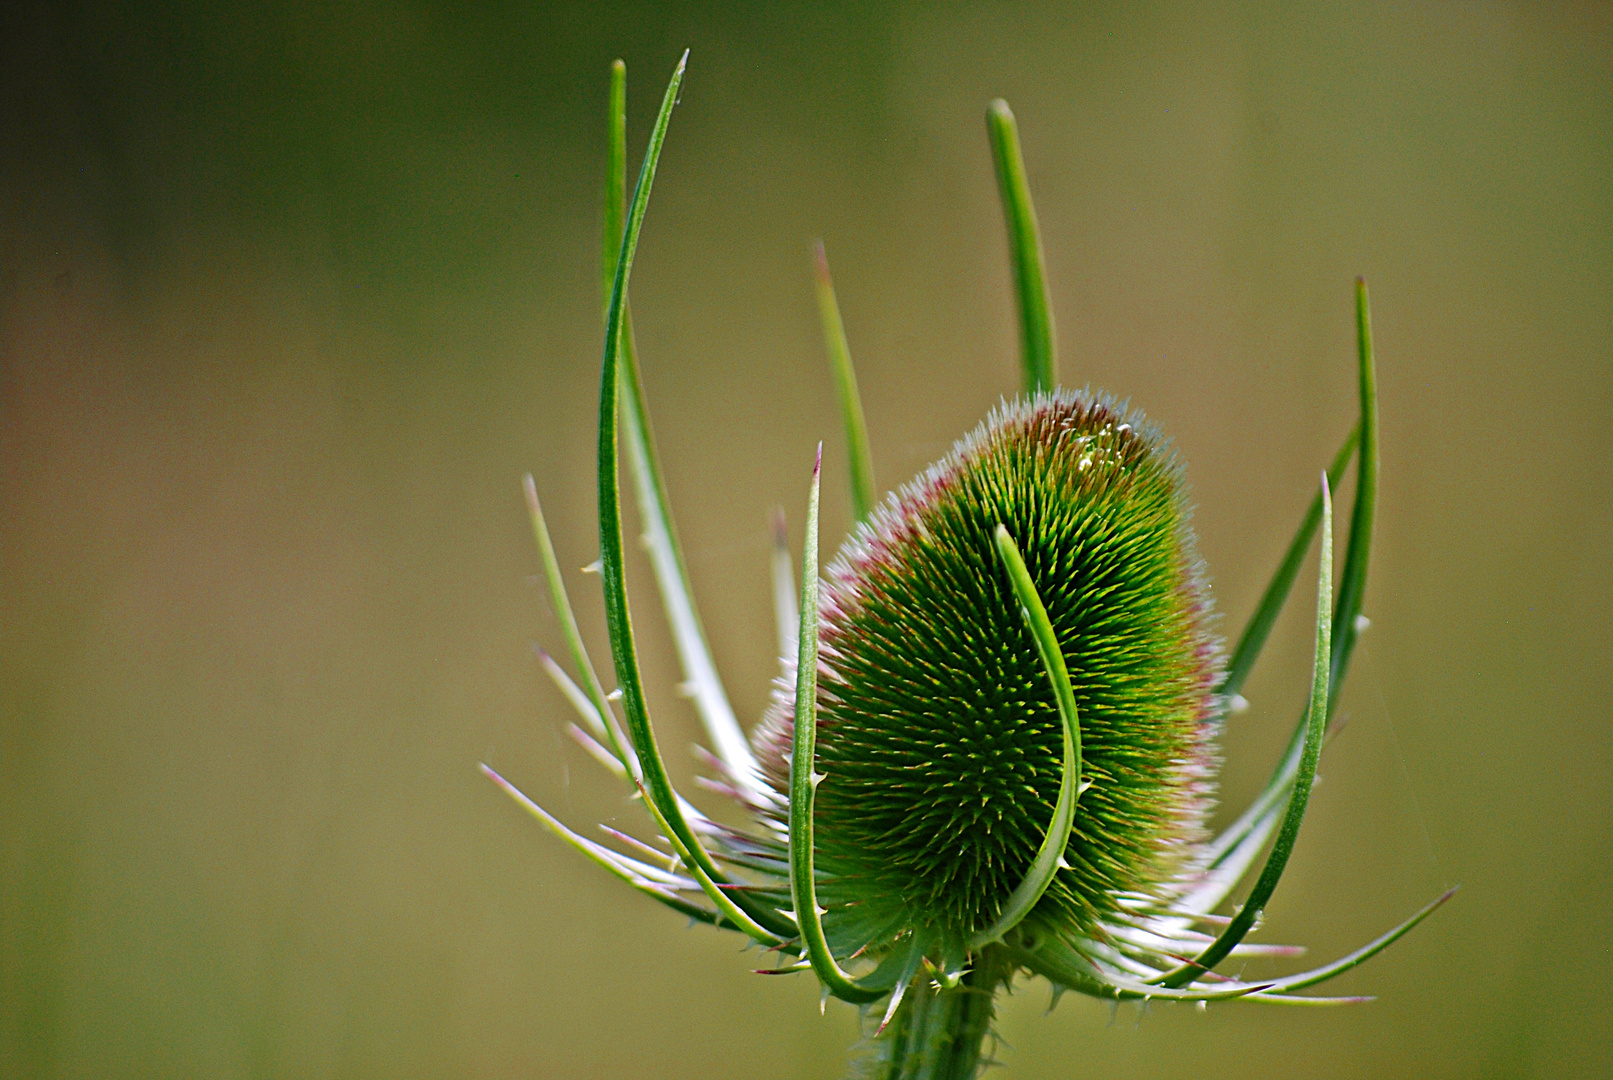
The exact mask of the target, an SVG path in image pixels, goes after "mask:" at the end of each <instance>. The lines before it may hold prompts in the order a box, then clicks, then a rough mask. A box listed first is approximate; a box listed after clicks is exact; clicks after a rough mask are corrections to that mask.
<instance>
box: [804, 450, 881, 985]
mask: <svg viewBox="0 0 1613 1080" xmlns="http://www.w3.org/2000/svg"><path fill="white" fill-rule="evenodd" d="M822 469H823V447H822V446H819V447H818V461H817V464H815V465H814V466H813V467H812V493H811V494H810V495H809V496H808V499H807V518H806V541H805V543H804V544H803V551H802V555H801V635H800V641H801V647H800V650H801V651H800V652H799V653H798V654H797V656H796V668H795V734H794V738H793V742H792V746H791V748H790V897H791V899H792V900H793V901H794V902H795V921H796V924H797V925H798V926H799V927H800V928H801V941H802V943H803V944H804V945H806V948H807V959H809V960H811V961H812V970H813V971H815V972H816V973H817V976H818V979H819V981H821V982H822V983H823V985H824V986H825V987H826V988H827V989H828V991H829V993H831V994H833V995H834V996H835V997H837V998H840V999H841V1000H842V1001H850V1002H854V1003H867V1002H870V1001H878V1000H879V999H880V998H881V997H883V996H884V991H883V990H873V989H868V988H866V987H863V986H859V985H857V980H855V979H853V978H852V977H851V976H850V975H848V974H847V973H846V972H845V971H843V970H841V968H840V964H839V963H838V962H836V960H835V958H834V954H833V953H832V952H830V951H829V942H828V940H827V939H826V938H825V937H824V935H823V922H822V919H821V917H820V916H821V912H820V911H819V909H818V886H817V880H816V878H815V876H814V870H813V852H812V834H813V829H812V803H813V798H814V795H815V793H816V788H817V784H818V780H819V777H818V776H817V775H816V773H814V771H813V765H814V761H815V758H816V752H817V736H818V476H819V473H820V472H822Z"/></svg>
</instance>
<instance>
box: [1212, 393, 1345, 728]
mask: <svg viewBox="0 0 1613 1080" xmlns="http://www.w3.org/2000/svg"><path fill="white" fill-rule="evenodd" d="M1360 441H1361V425H1360V424H1359V423H1357V424H1356V425H1355V427H1353V428H1351V429H1350V434H1349V435H1348V436H1346V437H1345V440H1344V445H1343V446H1340V447H1339V450H1338V453H1336V454H1334V455H1333V461H1332V463H1331V464H1330V465H1329V466H1328V469H1327V486H1328V488H1329V489H1331V490H1335V491H1336V490H1338V486H1339V481H1341V480H1343V479H1344V470H1345V469H1346V468H1347V467H1348V466H1349V464H1350V458H1352V457H1354V456H1355V448H1356V446H1357V445H1358V444H1359V443H1360ZM1321 522H1322V493H1321V492H1320V491H1318V492H1317V493H1316V494H1315V495H1314V496H1313V497H1312V498H1311V504H1310V506H1308V507H1307V508H1306V510H1305V516H1304V517H1303V518H1301V519H1300V522H1299V530H1298V531H1297V532H1295V533H1294V539H1293V540H1292V541H1290V542H1289V544H1288V550H1287V551H1286V552H1284V553H1283V559H1282V562H1280V563H1278V564H1277V569H1276V571H1275V572H1274V573H1273V574H1272V575H1271V582H1270V583H1269V584H1267V586H1266V591H1265V592H1264V593H1262V594H1261V596H1260V603H1259V604H1258V605H1256V606H1255V611H1254V614H1253V615H1250V616H1249V622H1248V623H1247V624H1245V626H1244V628H1243V633H1242V634H1241V635H1239V637H1238V646H1237V648H1235V649H1233V650H1232V659H1231V660H1230V661H1228V663H1227V673H1226V677H1225V678H1224V679H1222V680H1221V685H1220V686H1219V687H1217V688H1216V693H1218V694H1220V695H1221V696H1222V697H1223V698H1229V699H1230V698H1231V697H1232V696H1233V695H1234V694H1236V693H1238V691H1240V690H1242V689H1243V684H1244V682H1245V681H1246V680H1247V679H1248V678H1249V672H1250V671H1252V670H1253V669H1254V666H1255V661H1256V660H1258V659H1259V658H1260V650H1261V649H1262V648H1263V647H1264V646H1265V644H1266V639H1267V638H1268V637H1270V636H1271V628H1272V626H1273V625H1275V624H1276V622H1277V616H1278V615H1279V614H1281V612H1282V610H1283V605H1284V604H1285V603H1286V602H1287V601H1288V594H1289V592H1290V591H1291V590H1292V589H1293V587H1294V580H1295V579H1296V578H1298V577H1299V568H1300V564H1301V563H1303V562H1304V561H1305V553H1306V552H1307V551H1309V550H1310V546H1311V538H1312V537H1314V536H1315V535H1316V527H1317V526H1318V525H1320V524H1321Z"/></svg>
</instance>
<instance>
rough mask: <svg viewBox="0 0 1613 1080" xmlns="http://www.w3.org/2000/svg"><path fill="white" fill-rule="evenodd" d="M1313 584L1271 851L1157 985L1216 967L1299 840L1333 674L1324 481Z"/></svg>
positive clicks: (1328, 504) (1249, 925) (1249, 923)
mask: <svg viewBox="0 0 1613 1080" xmlns="http://www.w3.org/2000/svg"><path fill="white" fill-rule="evenodd" d="M1318 561H1319V562H1320V566H1319V568H1318V570H1317V583H1316V651H1315V663H1314V670H1313V673H1312V676H1311V698H1310V707H1309V709H1308V710H1307V716H1308V723H1307V724H1306V726H1305V750H1304V754H1303V756H1302V757H1301V759H1300V763H1299V773H1298V775H1297V776H1296V777H1295V778H1294V791H1293V794H1291V795H1290V796H1289V797H1288V812H1287V814H1286V815H1284V817H1283V824H1282V828H1281V829H1280V830H1279V831H1278V833H1277V841H1276V843H1274V844H1273V845H1272V848H1271V854H1270V855H1269V856H1268V857H1267V859H1266V865H1265V867H1264V868H1263V869H1262V870H1261V871H1260V877H1259V878H1257V879H1256V880H1255V885H1254V888H1253V889H1251V890H1250V892H1249V896H1248V898H1247V899H1246V900H1244V902H1243V906H1242V907H1240V908H1239V909H1238V913H1237V914H1236V915H1234V916H1233V918H1232V921H1231V922H1230V923H1228V924H1227V927H1226V929H1224V930H1222V931H1221V934H1220V936H1219V937H1217V938H1216V939H1215V941H1214V943H1212V944H1211V945H1210V946H1209V947H1208V948H1206V949H1205V950H1204V951H1203V952H1201V953H1200V954H1199V955H1198V956H1197V957H1195V958H1194V959H1192V960H1190V961H1189V962H1187V963H1186V964H1183V965H1182V966H1180V967H1178V968H1175V969H1173V970H1171V971H1168V972H1166V973H1165V974H1164V975H1162V976H1160V977H1159V979H1158V982H1159V984H1160V985H1162V986H1185V985H1186V984H1187V983H1190V982H1192V981H1193V980H1194V979H1196V978H1198V977H1199V976H1200V975H1202V974H1204V973H1205V972H1207V971H1209V970H1210V969H1211V968H1213V967H1214V966H1215V965H1216V964H1219V963H1220V962H1221V961H1222V960H1223V959H1225V958H1226V956H1227V954H1228V953H1230V952H1231V951H1232V948H1233V946H1235V945H1237V944H1238V942H1240V941H1242V940H1243V937H1244V935H1245V934H1247V933H1248V932H1249V931H1250V930H1251V929H1253V928H1254V924H1255V920H1256V919H1258V918H1259V917H1260V912H1261V910H1262V909H1264V908H1265V906H1266V901H1267V900H1269V899H1270V898H1271V894H1272V893H1273V892H1274V891H1275V890H1276V888H1277V882H1278V881H1279V880H1281V878H1282V876H1283V870H1284V869H1285V868H1286V867H1287V865H1288V856H1289V855H1290V854H1291V853H1292V852H1293V850H1294V841H1295V840H1296V839H1298V837H1299V827H1300V824H1301V823H1302V822H1303V821H1304V819H1305V806H1306V804H1307V803H1308V802H1309V801H1310V797H1311V785H1312V781H1314V780H1315V778H1316V762H1317V760H1318V759H1319V758H1320V756H1321V753H1322V736H1323V734H1324V733H1325V732H1326V731H1327V705H1328V701H1329V700H1330V698H1329V693H1328V690H1329V684H1330V681H1331V675H1332V671H1333V665H1332V655H1333V650H1332V637H1333V500H1332V499H1331V498H1330V497H1329V496H1328V491H1327V477H1326V476H1325V475H1324V476H1323V477H1322V552H1321V558H1320V559H1319V560H1318Z"/></svg>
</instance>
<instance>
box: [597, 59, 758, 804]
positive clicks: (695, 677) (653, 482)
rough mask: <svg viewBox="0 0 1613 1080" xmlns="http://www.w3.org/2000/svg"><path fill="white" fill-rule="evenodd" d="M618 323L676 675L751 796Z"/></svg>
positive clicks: (743, 747) (630, 442)
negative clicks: (679, 671)
mask: <svg viewBox="0 0 1613 1080" xmlns="http://www.w3.org/2000/svg"><path fill="white" fill-rule="evenodd" d="M626 79H627V69H626V67H625V65H623V64H622V62H621V61H620V60H618V61H616V63H614V64H612V65H611V97H610V118H609V133H610V152H609V161H610V172H609V174H608V175H607V177H606V182H605V272H606V274H607V286H606V288H607V304H606V308H607V310H606V320H607V324H608V321H609V318H610V312H609V301H608V294H609V289H610V283H611V282H612V281H613V280H614V273H615V269H616V264H617V261H618V255H619V254H620V251H621V244H622V238H623V225H622V222H623V219H624V202H623V200H624V197H625V192H626V167H627V166H626V162H627V152H626V145H625V143H626V107H627V106H626V102H627V97H626ZM613 223H614V226H615V227H614V229H613V228H612V225H613ZM625 303H626V302H625V300H624V304H625ZM621 322H622V326H621V330H620V333H621V338H622V341H621V357H620V378H621V383H622V385H621V411H622V416H621V423H622V426H623V428H624V429H625V430H626V435H627V438H626V442H627V460H628V464H629V465H630V466H631V470H632V476H633V488H634V493H635V495H636V498H637V502H638V508H639V517H640V520H641V522H642V525H643V529H644V542H645V547H646V549H647V550H648V553H649V556H650V567H651V569H652V570H653V571H654V573H655V582H656V586H657V588H658V589H659V590H660V593H661V603H662V606H663V608H664V609H665V611H666V618H667V623H668V624H669V625H670V626H671V629H672V640H673V644H674V645H675V647H676V648H677V651H678V662H679V665H680V666H681V667H682V668H683V679H684V682H685V683H686V684H687V685H688V687H689V689H690V691H691V698H692V700H693V702H694V706H695V711H696V712H697V713H698V714H699V716H700V722H701V724H702V725H704V727H705V729H706V734H707V736H708V737H709V738H710V739H711V742H712V749H713V750H715V751H716V752H717V756H718V757H720V758H721V759H722V760H723V763H724V764H725V765H727V766H728V771H729V772H730V773H731V774H732V775H733V776H734V778H735V779H736V780H737V782H739V783H740V784H742V785H743V786H744V787H746V788H747V789H749V790H750V791H751V793H752V794H761V793H762V792H763V789H764V787H765V785H764V784H763V783H762V780H761V773H760V771H759V770H758V769H757V767H756V759H755V757H754V756H753V755H752V754H751V750H750V744H749V743H748V742H747V741H746V739H745V734H744V732H743V731H741V730H740V727H739V721H738V719H737V718H736V717H735V716H734V710H733V706H732V705H731V704H730V703H729V701H728V694H727V691H725V690H724V689H723V685H722V679H721V677H720V676H719V675H718V674H717V665H716V664H715V663H714V662H713V661H712V659H711V649H710V647H709V646H708V645H707V644H706V633H705V630H704V628H703V627H702V626H701V624H700V613H699V611H698V610H697V609H696V607H695V602H694V592H693V590H692V589H691V588H690V586H689V572H688V567H687V564H686V563H685V561H684V558H683V548H682V545H680V544H679V543H678V532H677V528H676V526H675V525H674V524H673V521H672V511H671V502H670V500H669V499H668V498H667V491H666V481H665V479H664V478H663V477H662V475H661V464H660V459H659V457H658V456H657V454H656V452H655V436H654V433H653V432H652V431H651V429H650V417H649V410H648V409H647V408H646V407H645V404H644V385H643V382H642V381H641V379H640V378H639V368H638V351H637V349H636V348H635V347H634V341H633V320H632V312H631V308H630V307H625V306H624V308H623V310H622V314H621ZM607 329H608V327H607Z"/></svg>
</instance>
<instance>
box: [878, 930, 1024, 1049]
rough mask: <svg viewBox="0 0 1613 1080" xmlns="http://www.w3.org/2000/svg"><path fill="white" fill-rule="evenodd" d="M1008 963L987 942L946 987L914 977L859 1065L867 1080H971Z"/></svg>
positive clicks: (1007, 975) (1009, 969) (1010, 972)
mask: <svg viewBox="0 0 1613 1080" xmlns="http://www.w3.org/2000/svg"><path fill="white" fill-rule="evenodd" d="M1011 974H1012V965H1011V964H1010V963H1008V961H1007V959H1006V957H1005V956H1004V954H1003V950H1002V949H1001V948H1000V947H998V946H991V947H989V948H986V949H984V950H982V951H981V952H980V953H979V954H977V958H976V964H975V967H974V968H973V969H972V970H971V971H970V972H969V973H968V974H967V975H965V976H964V977H963V981H962V982H961V983H960V984H959V985H958V986H956V987H954V988H952V989H947V988H945V987H942V986H940V985H939V984H937V983H935V982H933V981H931V980H929V979H924V978H920V979H918V980H915V981H914V983H913V988H912V989H911V990H910V991H908V994H907V999H906V1000H905V1001H903V1002H902V1005H901V1008H899V1009H898V1010H897V1012H896V1016H895V1017H894V1018H892V1020H891V1022H890V1024H889V1025H888V1026H887V1027H886V1028H885V1030H884V1032H883V1033H882V1034H881V1035H880V1036H879V1037H878V1038H877V1039H876V1040H875V1041H874V1044H873V1053H872V1055H871V1057H870V1058H869V1059H865V1060H864V1061H863V1062H862V1063H861V1064H862V1065H863V1068H864V1071H863V1072H861V1073H860V1075H862V1076H864V1077H867V1078H868V1080H974V1078H975V1077H976V1076H977V1075H978V1074H979V1072H980V1066H981V1050H982V1048H983V1044H984V1043H985V1038H986V1035H987V1034H988V1033H989V1032H990V1030H991V1018H992V1015H993V1013H994V1009H995V1001H996V996H997V989H998V988H999V987H1000V986H1002V985H1003V984H1004V983H1006V982H1007V981H1008V978H1009V977H1010V975H1011Z"/></svg>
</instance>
